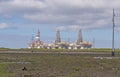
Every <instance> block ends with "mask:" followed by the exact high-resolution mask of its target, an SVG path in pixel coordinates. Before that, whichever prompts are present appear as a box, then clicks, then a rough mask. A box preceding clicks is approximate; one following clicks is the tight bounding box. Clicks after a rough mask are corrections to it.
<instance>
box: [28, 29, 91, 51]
mask: <svg viewBox="0 0 120 77" xmlns="http://www.w3.org/2000/svg"><path fill="white" fill-rule="evenodd" d="M91 47H92V43H91V42H89V41H84V40H83V37H82V30H81V29H80V30H79V31H78V39H77V42H76V43H75V42H73V43H69V42H63V41H61V37H60V30H59V29H58V30H57V31H56V39H55V42H54V43H49V44H45V43H44V42H43V41H41V40H40V31H39V30H38V32H37V34H36V36H35V38H34V39H33V40H32V42H31V43H29V46H28V48H38V49H39V48H45V49H88V48H91Z"/></svg>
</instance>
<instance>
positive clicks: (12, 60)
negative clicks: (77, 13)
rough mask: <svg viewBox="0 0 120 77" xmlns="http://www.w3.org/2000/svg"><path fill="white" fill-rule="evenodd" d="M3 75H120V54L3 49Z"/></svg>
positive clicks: (0, 75) (0, 55)
mask: <svg viewBox="0 0 120 77" xmlns="http://www.w3.org/2000/svg"><path fill="white" fill-rule="evenodd" d="M98 53H99V52H98ZM107 53H110V52H107ZM0 77H120V54H119V53H116V56H115V57H111V54H64V53H55V54H53V53H52V54H51V53H46V54H45V53H44V54H43V53H0Z"/></svg>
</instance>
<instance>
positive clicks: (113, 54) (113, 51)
mask: <svg viewBox="0 0 120 77" xmlns="http://www.w3.org/2000/svg"><path fill="white" fill-rule="evenodd" d="M114 17H115V13H114V9H113V18H112V22H113V32H112V56H115V48H114V41H115V40H114V27H115V22H114Z"/></svg>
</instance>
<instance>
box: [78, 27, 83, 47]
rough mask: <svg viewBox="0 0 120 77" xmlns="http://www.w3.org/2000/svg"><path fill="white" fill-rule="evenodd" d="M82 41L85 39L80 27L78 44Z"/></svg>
mask: <svg viewBox="0 0 120 77" xmlns="http://www.w3.org/2000/svg"><path fill="white" fill-rule="evenodd" d="M81 42H83V39H82V31H81V29H80V30H79V32H78V40H77V45H79V44H80V43H81Z"/></svg>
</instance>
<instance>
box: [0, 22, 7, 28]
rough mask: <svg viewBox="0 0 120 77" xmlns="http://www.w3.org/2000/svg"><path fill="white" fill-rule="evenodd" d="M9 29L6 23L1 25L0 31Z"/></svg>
mask: <svg viewBox="0 0 120 77" xmlns="http://www.w3.org/2000/svg"><path fill="white" fill-rule="evenodd" d="M5 28H8V24H6V23H0V29H5Z"/></svg>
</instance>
